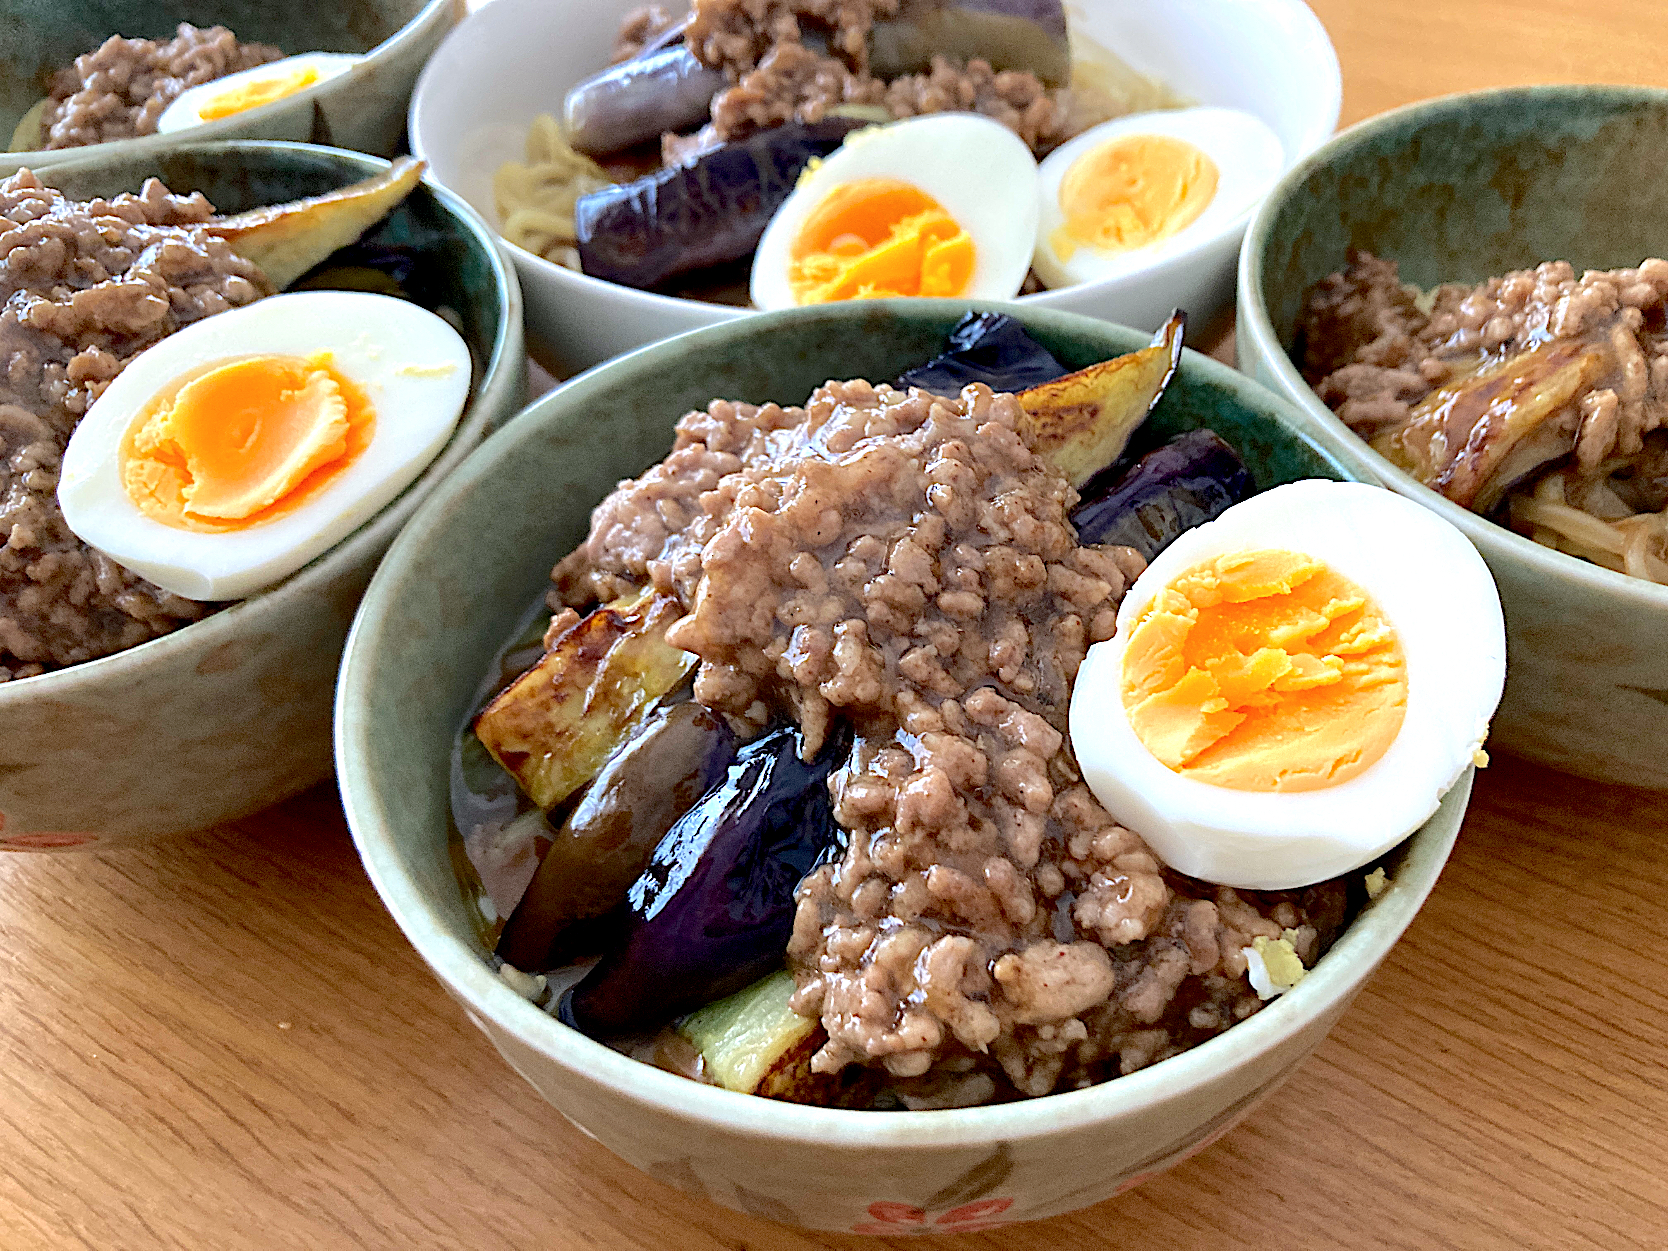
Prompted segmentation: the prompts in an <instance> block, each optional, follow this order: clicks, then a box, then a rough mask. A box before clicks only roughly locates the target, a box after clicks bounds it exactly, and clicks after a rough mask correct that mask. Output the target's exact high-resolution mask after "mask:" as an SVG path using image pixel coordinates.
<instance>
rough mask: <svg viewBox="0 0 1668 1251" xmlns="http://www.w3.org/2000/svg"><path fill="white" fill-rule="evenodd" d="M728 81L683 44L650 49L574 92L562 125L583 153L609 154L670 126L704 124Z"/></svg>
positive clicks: (680, 128) (566, 103)
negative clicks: (713, 103) (714, 100)
mask: <svg viewBox="0 0 1668 1251" xmlns="http://www.w3.org/2000/svg"><path fill="white" fill-rule="evenodd" d="M727 85H728V81H727V80H726V79H725V77H724V75H723V74H722V73H721V72H720V71H718V70H714V69H708V68H707V67H706V66H704V65H702V64H701V63H700V62H699V61H697V60H696V59H695V54H694V53H693V52H691V51H690V50H689V49H688V48H686V47H684V46H683V45H682V44H673V45H672V46H671V47H662V48H656V49H652V50H645V51H644V52H642V53H640V54H638V55H637V56H634V57H632V58H631V60H629V61H622V62H621V63H620V64H618V65H610V66H609V67H608V68H607V69H605V70H603V71H602V72H601V73H599V74H593V75H591V77H589V78H587V79H586V80H585V81H584V82H582V83H580V84H579V85H578V86H577V87H574V88H573V89H572V90H571V91H569V92H568V94H567V96H566V97H565V98H564V99H563V101H562V129H563V130H564V131H566V132H567V135H568V142H569V143H571V144H572V145H573V146H574V147H575V148H577V149H578V150H579V151H581V152H585V153H589V154H590V155H591V156H607V155H608V154H609V153H612V152H619V151H621V150H622V149H624V148H629V147H631V146H632V145H634V144H639V143H645V142H647V141H648V140H650V139H659V138H660V136H661V135H662V134H664V133H665V132H666V131H669V130H671V131H683V130H694V129H696V128H697V127H699V126H701V125H703V124H704V123H705V122H706V120H707V117H708V115H709V114H710V113H711V111H712V98H713V96H715V95H717V94H718V93H719V92H720V91H722V90H723V89H724V88H725V87H726V86H727Z"/></svg>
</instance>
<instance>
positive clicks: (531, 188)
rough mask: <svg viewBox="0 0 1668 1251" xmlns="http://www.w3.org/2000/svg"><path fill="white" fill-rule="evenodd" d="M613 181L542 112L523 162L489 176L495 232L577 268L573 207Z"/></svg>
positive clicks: (536, 121)
mask: <svg viewBox="0 0 1668 1251" xmlns="http://www.w3.org/2000/svg"><path fill="white" fill-rule="evenodd" d="M612 181H613V180H612V179H610V178H609V177H608V175H607V173H606V172H604V170H603V168H602V167H601V166H600V165H598V164H597V163H596V162H595V161H593V160H591V158H590V157H588V156H585V155H584V154H583V153H580V152H575V151H574V150H573V148H571V147H570V146H569V145H568V142H567V140H566V139H564V138H563V136H562V127H561V124H560V123H559V122H557V120H556V119H555V118H554V117H552V116H551V115H550V114H549V113H541V114H539V115H538V116H537V117H536V118H534V119H533V124H532V126H531V127H530V128H529V129H528V131H527V160H526V163H525V164H522V163H518V162H515V161H510V162H507V163H506V164H504V165H500V166H499V167H498V172H497V173H496V174H494V175H493V177H492V194H493V199H494V201H495V202H496V203H497V206H498V220H499V222H500V223H501V225H500V226H499V232H500V233H501V234H502V235H503V236H504V238H506V239H508V240H509V241H510V242H511V243H513V244H515V245H516V246H517V247H522V248H526V249H527V250H528V251H529V252H533V253H535V254H537V255H539V256H542V257H544V259H545V260H547V261H555V262H556V263H557V264H558V265H565V266H567V267H568V268H569V269H578V268H579V252H578V249H577V248H576V247H575V246H574V245H575V243H576V242H577V235H576V234H575V232H574V221H573V206H574V204H575V202H576V201H577V200H578V199H579V197H580V196H582V195H584V194H585V193H586V192H588V191H596V190H599V189H600V188H602V187H606V186H608V185H609V183H610V182H612Z"/></svg>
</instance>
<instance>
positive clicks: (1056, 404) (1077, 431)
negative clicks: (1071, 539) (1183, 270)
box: [1019, 310, 1187, 487]
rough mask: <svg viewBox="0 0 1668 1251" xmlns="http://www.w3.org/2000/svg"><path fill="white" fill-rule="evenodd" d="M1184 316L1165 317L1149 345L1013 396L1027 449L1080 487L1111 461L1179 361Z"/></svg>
mask: <svg viewBox="0 0 1668 1251" xmlns="http://www.w3.org/2000/svg"><path fill="white" fill-rule="evenodd" d="M1186 324H1187V319H1186V316H1185V315H1184V314H1183V313H1181V312H1180V311H1179V310H1178V311H1176V312H1174V313H1171V314H1170V320H1169V321H1167V322H1165V323H1164V325H1163V327H1162V328H1161V329H1160V330H1159V332H1158V333H1157V334H1156V335H1154V336H1153V341H1152V345H1151V346H1150V347H1144V348H1142V349H1141V350H1140V351H1138V352H1130V353H1129V354H1128V355H1125V356H1119V357H1116V358H1115V359H1113V360H1109V361H1102V362H1101V363H1100V364H1098V365H1090V366H1089V367H1088V368H1087V369H1080V370H1078V371H1077V372H1076V373H1074V374H1067V375H1066V376H1065V377H1063V378H1057V379H1055V380H1054V381H1053V382H1045V383H1042V384H1041V385H1040V386H1034V387H1031V388H1030V389H1029V390H1026V391H1021V392H1020V393H1019V402H1020V405H1021V406H1022V407H1023V408H1024V409H1025V411H1026V413H1027V414H1028V415H1029V416H1030V418H1031V446H1032V449H1033V450H1034V451H1036V452H1037V453H1038V454H1039V455H1042V456H1046V457H1048V459H1049V460H1051V461H1053V462H1054V464H1055V466H1056V467H1057V468H1058V469H1060V470H1061V472H1063V473H1064V474H1065V475H1066V477H1068V478H1070V479H1071V483H1072V485H1073V486H1075V487H1081V486H1083V485H1084V484H1085V483H1087V482H1088V481H1089V479H1090V478H1092V477H1094V476H1095V474H1097V473H1099V472H1100V471H1101V470H1102V469H1104V468H1106V467H1107V466H1108V465H1110V464H1111V463H1112V462H1113V461H1115V460H1117V459H1118V457H1119V455H1120V454H1122V452H1123V450H1124V445H1125V444H1127V443H1128V442H1129V436H1130V435H1131V434H1133V433H1134V432H1135V429H1136V427H1137V426H1139V425H1140V424H1141V423H1142V422H1143V421H1145V420H1146V419H1147V415H1148V414H1149V413H1151V412H1152V410H1153V408H1154V407H1155V406H1156V405H1157V404H1158V402H1159V400H1160V399H1162V398H1163V396H1164V388H1165V387H1167V386H1169V384H1170V379H1171V378H1173V377H1175V373H1176V367H1177V366H1178V365H1179V364H1180V363H1181V353H1182V331H1183V330H1184V329H1185V328H1186Z"/></svg>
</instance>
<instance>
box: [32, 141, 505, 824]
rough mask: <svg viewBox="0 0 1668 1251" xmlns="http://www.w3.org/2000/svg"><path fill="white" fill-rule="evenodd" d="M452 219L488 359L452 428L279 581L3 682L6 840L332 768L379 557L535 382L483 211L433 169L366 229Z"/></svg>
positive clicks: (292, 160)
mask: <svg viewBox="0 0 1668 1251" xmlns="http://www.w3.org/2000/svg"><path fill="white" fill-rule="evenodd" d="M386 167H387V162H386V161H383V160H380V159H378V158H376V157H371V156H362V155H360V154H359V153H357V152H342V151H338V150H336V149H334V148H315V147H310V146H308V145H306V144H299V143H274V142H262V141H248V140H245V141H238V142H231V143H215V144H206V145H200V146H194V147H189V148H180V149H175V150H172V151H169V152H165V153H163V154H161V155H151V156H145V155H143V154H140V153H134V152H130V151H123V150H114V151H106V150H103V149H100V150H96V151H92V152H87V153H83V154H82V156H81V158H80V159H79V160H77V161H75V162H72V163H66V164H64V165H60V166H55V167H54V168H53V169H51V170H50V171H46V173H45V174H44V177H45V178H46V180H47V181H50V182H51V183H53V184H54V185H56V186H58V187H61V188H62V189H63V190H65V191H66V192H68V193H69V194H71V195H75V196H96V195H115V194H117V193H118V192H121V191H128V190H138V188H139V186H140V184H141V183H142V182H143V181H144V180H145V179H146V178H148V177H151V176H155V177H159V178H161V179H162V180H163V181H164V182H165V183H166V184H167V185H168V186H169V187H170V188H171V189H172V190H175V191H190V190H199V191H202V192H203V193H204V194H206V195H207V196H208V197H209V199H210V200H211V201H212V202H213V203H214V204H215V206H216V207H217V208H220V209H222V210H224V211H228V212H236V211H238V210H240V209H246V208H254V207H257V206H259V205H262V204H277V203H282V202H283V201H285V200H289V199H293V198H296V197H298V196H304V195H316V194H318V193H320V192H323V191H328V190H331V189H333V188H335V187H340V186H343V185H345V184H347V183H350V182H353V181H355V180H357V179H360V178H364V177H367V176H368V175H370V174H372V173H374V172H376V171H378V170H380V169H384V168H386ZM436 236H438V246H439V247H440V248H441V249H442V252H443V254H444V257H445V260H444V263H443V264H441V265H438V266H436V267H435V269H436V270H437V272H438V275H439V281H440V283H441V286H440V288H439V290H438V291H437V292H436V294H437V295H438V297H439V299H440V300H441V301H442V304H443V307H449V308H450V309H451V310H453V312H455V314H456V316H457V319H458V322H457V324H458V328H459V329H460V331H461V332H462V334H463V337H464V340H465V342H467V343H468V344H469V350H470V355H471V356H472V358H473V361H474V379H473V384H472V387H471V391H470V399H469V403H468V406H467V407H466V408H465V409H464V412H463V416H462V417H461V418H460V419H459V422H458V426H457V429H456V430H455V431H454V432H453V434H452V438H451V441H450V442H448V443H447V445H446V446H445V448H443V449H442V450H441V453H440V455H439V456H438V457H437V458H436V459H435V461H434V463H433V464H431V465H430V466H429V468H428V469H427V470H426V471H424V473H423V475H422V476H421V477H420V478H418V479H417V481H416V482H414V483H413V484H412V485H411V486H410V487H408V488H407V489H406V490H405V491H404V492H403V493H402V494H401V495H400V496H399V497H398V498H397V499H395V500H394V502H393V503H392V504H390V505H388V507H386V508H384V509H383V510H382V512H380V513H378V514H377V515H376V516H375V517H374V518H372V519H371V520H370V521H369V522H367V523H366V524H365V525H363V526H361V527H360V528H359V529H358V530H356V531H355V532H354V533H353V534H352V535H350V536H349V537H347V538H346V539H344V540H342V542H340V543H339V544H337V545H336V546H335V547H334V548H332V549H331V550H330V551H328V552H326V553H325V554H324V555H323V556H320V557H318V558H317V559H316V560H314V561H313V562H312V563H311V564H309V565H307V566H306V567H305V568H303V569H301V570H300V571H298V572H297V573H294V574H292V575H291V576H290V577H289V578H287V579H285V580H284V581H283V582H281V583H279V584H278V585H277V586H276V587H274V588H272V589H271V590H270V591H266V592H263V593H262V594H260V595H257V596H255V597H254V598H252V599H247V600H244V601H242V602H241V603H238V604H235V605H233V606H232V607H231V608H228V609H226V610H225V611H223V612H218V613H215V614H214V615H212V616H209V617H206V618H204V619H203V620H202V621H199V622H196V623H194V624H192V625H189V626H186V627H185V628H184V629H182V630H176V631H175V632H174V633H172V634H168V635H164V636H163V637H162V638H159V639H153V640H152V641H150V642H148V643H143V644H141V645H140V646H138V647H135V648H131V649H129V650H128V651H125V652H118V653H117V654H116V655H114V656H106V657H104V658H103V659H101V660H94V661H90V662H88V663H87V664H82V665H73V666H71V667H70V668H67V669H60V670H57V671H55V672H52V673H46V674H42V675H41V676H40V677H35V678H24V679H22V680H21V681H14V682H6V683H0V850H36V849H43V848H59V847H83V848H94V847H101V846H105V845H107V844H109V843H111V842H117V841H124V840H132V839H139V838H149V837H154V836H156V835H159V834H165V833H170V832H174V831H180V830H193V829H199V828H201V827H203V826H207V825H213V824H216V823H218V822H221V821H227V820H231V819H232V818H234V817H239V816H243V815H245V814H247V813H251V812H254V811H256V810H258V809H260V808H264V807H266V806H267V805H268V804H272V803H276V802H277V801H278V800H280V799H282V798H283V797H284V796H286V795H289V794H293V793H294V792H296V791H298V790H300V789H302V788H303V787H305V786H308V785H311V784H312V783H314V782H317V781H318V780H320V779H321V778H324V777H326V776H328V774H329V772H330V703H331V694H332V690H333V686H334V681H335V676H336V663H337V658H338V657H339V656H340V654H341V649H342V642H343V640H344V638H345V637H346V635H347V629H348V623H349V622H350V621H351V620H352V617H353V611H354V608H355V607H356V606H357V605H358V602H359V596H360V594H361V592H363V590H364V589H365V584H366V583H367V582H368V581H369V580H370V576H371V571H372V570H374V569H375V568H376V564H377V561H378V560H379V559H380V558H381V556H382V554H383V552H384V551H386V550H387V548H388V544H389V543H391V542H392V541H393V539H394V536H395V535H396V534H397V533H398V532H399V529H400V527H401V526H402V525H404V524H405V521H406V519H407V518H409V517H410V516H411V514H412V511H413V510H414V509H415V508H416V507H417V503H418V501H419V500H420V499H422V497H423V495H424V494H425V493H426V492H427V491H429V490H430V489H431V488H433V487H434V485H435V484H436V483H437V482H439V481H440V480H441V479H442V478H443V477H444V476H445V475H446V474H447V473H448V472H449V471H450V470H451V469H452V468H453V467H455V466H456V465H457V464H458V463H459V462H460V461H461V460H462V459H463V458H464V456H465V455H466V454H467V453H468V452H469V451H470V450H471V449H472V448H474V447H475V445H476V444H478V443H479V442H480V441H481V439H482V438H483V437H484V436H485V435H486V433H487V431H489V430H491V429H493V428H495V427H496V426H498V425H499V424H501V423H502V422H503V420H504V419H505V418H506V417H508V416H509V415H510V414H511V413H513V412H514V411H515V410H516V409H517V408H519V407H520V406H521V404H522V401H523V399H524V397H525V394H526V368H525V364H524V359H523V356H522V347H521V293H520V289H519V288H518V287H517V286H516V278H515V271H514V270H512V269H510V268H509V267H508V266H507V265H506V264H505V263H504V260H503V257H502V254H501V253H500V251H499V248H498V244H497V241H496V240H495V239H494V237H493V235H492V233H491V232H490V231H489V230H488V228H487V227H486V225H485V224H484V223H482V221H481V220H480V218H478V217H476V216H475V213H474V211H473V210H471V209H470V208H469V207H468V206H467V205H465V204H464V203H463V201H461V200H459V199H458V198H457V197H456V196H453V195H452V194H451V193H450V192H447V191H443V190H441V189H440V188H438V187H435V186H433V185H431V184H427V183H425V184H422V185H420V186H419V187H418V188H417V190H416V191H414V192H413V193H412V194H411V196H410V197H409V198H408V199H407V200H406V201H405V202H404V203H403V204H401V205H400V206H399V207H398V208H396V209H395V210H394V212H393V213H392V214H391V215H390V216H389V217H388V218H387V219H386V220H384V221H383V222H382V224H380V225H379V226H377V227H376V228H375V229H374V230H373V231H372V232H371V233H370V234H369V235H367V236H366V238H368V239H370V240H373V241H379V242H386V243H399V242H416V241H419V240H423V241H427V242H431V243H433V242H435V241H436Z"/></svg>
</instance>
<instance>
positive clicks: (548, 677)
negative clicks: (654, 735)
mask: <svg viewBox="0 0 1668 1251" xmlns="http://www.w3.org/2000/svg"><path fill="white" fill-rule="evenodd" d="M681 615H682V611H681V609H680V608H679V607H678V603H677V601H676V600H675V599H673V598H672V597H671V596H667V595H656V594H653V593H651V592H646V591H645V592H641V593H639V594H637V595H634V596H630V597H627V598H625V599H621V600H616V601H615V602H614V603H612V604H608V605H606V606H604V607H602V608H599V609H597V610H596V611H595V612H593V613H591V614H590V615H589V616H588V617H585V618H584V619H583V620H581V621H579V622H577V623H576V624H574V625H572V626H570V627H569V628H568V629H566V630H565V631H563V632H562V633H561V634H559V635H557V637H556V638H554V639H552V640H551V642H550V648H549V650H547V651H546V652H545V654H544V656H543V657H542V658H541V659H540V661H539V663H538V664H536V665H534V666H533V667H532V668H531V669H529V670H528V671H527V672H526V673H524V674H522V675H521V676H520V677H519V678H517V679H516V680H515V681H514V682H512V683H511V684H510V685H509V687H508V688H507V689H506V690H505V691H504V692H503V693H502V694H501V695H499V696H498V698H496V699H494V700H493V701H492V702H491V703H490V704H488V705H487V707H486V710H485V711H484V712H482V713H481V715H480V716H479V717H477V718H476V719H475V734H476V736H477V737H478V738H479V739H480V740H481V744H482V746H484V747H485V748H486V749H487V750H488V751H489V752H491V753H492V757H493V759H494V760H496V761H497V762H498V763H499V764H501V765H502V766H503V767H504V768H505V769H507V770H508V771H509V772H510V773H511V774H513V775H514V776H515V779H516V781H517V782H519V783H520V784H521V789H522V790H523V791H525V792H526V794H527V797H528V798H529V799H531V800H532V801H533V802H534V803H535V804H537V805H538V806H539V807H540V808H543V809H544V810H545V811H547V812H548V811H549V810H550V809H552V808H554V807H555V806H556V805H557V804H559V803H561V802H562V801H563V800H564V799H566V798H567V797H568V796H569V795H571V794H573V793H574V792H575V791H576V790H578V789H579V788H580V787H581V786H583V785H585V784H586V783H587V782H589V781H590V780H591V779H592V778H594V777H595V776H596V775H597V772H598V771H599V770H600V769H601V768H602V766H603V764H604V763H605V762H606V761H607V760H608V758H609V756H611V755H613V754H614V752H615V751H616V750H617V749H618V748H619V746H620V744H622V743H623V742H625V740H626V738H627V737H628V736H629V735H630V734H631V732H632V730H633V729H635V727H636V725H637V722H638V720H639V718H640V717H641V715H642V712H643V710H644V708H646V707H647V706H648V705H649V704H651V703H653V702H654V701H655V700H657V699H659V698H660V697H661V696H663V695H665V694H666V693H667V692H668V691H670V690H672V689H673V688H674V687H676V686H677V685H678V683H680V682H682V681H683V679H684V675H685V674H687V673H688V672H689V671H690V669H692V668H693V667H694V665H695V656H694V655H693V654H692V653H690V652H686V651H683V650H681V649H679V648H676V647H672V646H671V645H670V644H668V643H667V642H666V628H667V627H668V626H670V625H671V624H672V622H674V621H676V620H677V619H678V617H679V616H681Z"/></svg>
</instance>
